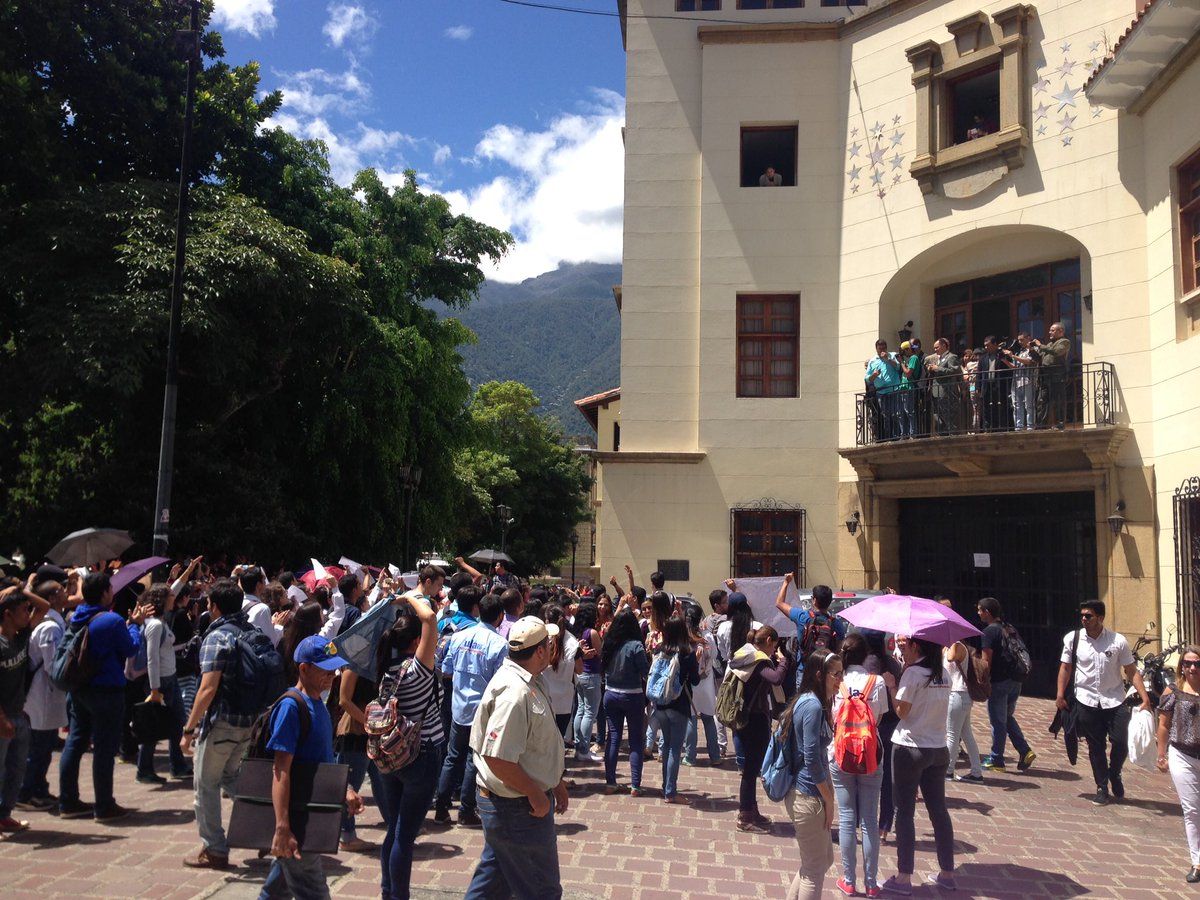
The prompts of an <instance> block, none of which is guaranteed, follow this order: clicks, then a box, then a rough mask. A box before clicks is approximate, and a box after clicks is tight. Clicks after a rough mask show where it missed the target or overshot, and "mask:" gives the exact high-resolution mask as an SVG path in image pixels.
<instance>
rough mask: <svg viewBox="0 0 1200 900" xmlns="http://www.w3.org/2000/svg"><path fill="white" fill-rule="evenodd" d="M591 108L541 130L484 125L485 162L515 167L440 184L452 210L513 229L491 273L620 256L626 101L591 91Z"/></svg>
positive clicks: (535, 271)
mask: <svg viewBox="0 0 1200 900" xmlns="http://www.w3.org/2000/svg"><path fill="white" fill-rule="evenodd" d="M597 101H598V102H597V104H596V108H595V109H594V110H592V111H590V112H588V113H586V114H579V115H564V116H560V117H559V118H558V119H555V120H554V121H553V122H551V123H550V125H549V127H548V128H546V129H545V130H544V131H538V132H527V131H525V130H523V129H521V128H517V127H514V126H511V125H496V126H494V127H492V128H491V129H489V130H488V132H487V133H486V134H485V135H484V137H483V140H481V141H480V142H479V145H478V146H477V147H476V148H475V153H476V156H477V157H478V158H479V159H480V160H481V161H483V162H491V163H493V164H495V163H499V164H501V165H502V166H506V167H509V168H511V169H513V170H514V171H512V172H511V173H506V174H501V175H497V176H495V177H493V178H492V179H491V180H490V181H488V182H486V183H485V184H482V185H479V186H478V187H474V188H470V189H468V190H466V191H446V192H444V193H445V196H446V197H447V199H449V200H450V203H451V206H452V207H453V208H454V211H455V212H459V213H466V214H467V215H470V216H471V217H473V218H476V219H479V220H480V221H482V222H486V223H487V224H489V225H494V226H496V227H497V228H504V229H505V230H507V231H511V232H512V233H513V236H514V237H515V238H516V244H515V246H514V247H513V249H512V250H511V251H510V252H509V254H508V255H507V256H506V257H505V258H504V259H503V260H501V262H500V264H499V265H498V266H495V267H485V271H486V273H487V276H488V277H489V278H493V279H495V280H497V281H520V280H522V279H525V278H530V277H532V276H535V275H540V274H542V273H543V272H548V271H551V270H552V269H555V268H557V267H558V265H559V263H562V262H582V261H592V262H619V261H620V259H621V241H622V204H623V199H624V161H625V152H624V147H623V145H622V142H621V126H622V124H623V123H624V118H625V115H624V100H623V98H622V97H621V96H620V95H618V94H615V93H613V92H611V91H598V92H597Z"/></svg>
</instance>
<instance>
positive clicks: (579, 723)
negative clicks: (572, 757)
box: [575, 672, 600, 753]
mask: <svg viewBox="0 0 1200 900" xmlns="http://www.w3.org/2000/svg"><path fill="white" fill-rule="evenodd" d="M575 696H576V697H577V698H578V699H579V709H577V710H576V711H575V750H576V751H577V752H580V753H586V752H587V751H588V748H589V747H590V746H591V744H592V725H593V723H594V722H595V721H596V712H597V711H598V710H599V709H600V675H599V673H593V674H590V675H589V674H588V673H586V672H585V673H584V674H582V675H579V676H577V677H576V679H575Z"/></svg>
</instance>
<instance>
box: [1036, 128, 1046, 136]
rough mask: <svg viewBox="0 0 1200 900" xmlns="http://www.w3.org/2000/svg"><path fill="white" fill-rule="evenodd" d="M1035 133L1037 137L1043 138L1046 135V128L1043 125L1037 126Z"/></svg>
mask: <svg viewBox="0 0 1200 900" xmlns="http://www.w3.org/2000/svg"><path fill="white" fill-rule="evenodd" d="M1037 133H1038V137H1044V136H1045V134H1046V126H1045V125H1039V126H1038V127H1037Z"/></svg>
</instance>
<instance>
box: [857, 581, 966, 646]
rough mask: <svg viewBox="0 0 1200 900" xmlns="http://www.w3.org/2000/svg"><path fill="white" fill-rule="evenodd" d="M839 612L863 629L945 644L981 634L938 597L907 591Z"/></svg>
mask: <svg viewBox="0 0 1200 900" xmlns="http://www.w3.org/2000/svg"><path fill="white" fill-rule="evenodd" d="M838 615H839V616H841V617H842V618H843V619H845V620H846V621H847V622H849V623H851V624H852V625H857V626H859V627H860V628H874V629H876V630H877V631H890V632H892V633H893V634H906V635H909V636H910V637H917V638H921V639H922V640H926V641H932V642H933V643H935V644H941V645H943V646H945V647H948V646H950V645H951V644H953V643H954V642H955V641H960V640H962V639H963V638H967V637H973V636H975V635H978V634H980V633H981V632H980V631H979V629H978V628H976V627H975V626H974V625H972V624H971V623H970V622H968V621H967V620H966V619H964V618H963V617H962V616H960V615H959V614H958V613H956V612H955V611H954V610H952V609H951V608H950V607H948V606H942V604H940V603H938V602H937V601H936V600H926V599H925V598H924V597H909V596H908V595H906V594H880V595H879V596H878V597H870V598H868V599H866V600H863V601H862V602H861V603H856V604H854V605H853V606H851V607H849V608H847V609H844V610H842V611H841V612H840V613H838Z"/></svg>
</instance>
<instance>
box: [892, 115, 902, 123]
mask: <svg viewBox="0 0 1200 900" xmlns="http://www.w3.org/2000/svg"><path fill="white" fill-rule="evenodd" d="M892 124H893V125H899V124H900V117H899V116H893V117H892Z"/></svg>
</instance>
